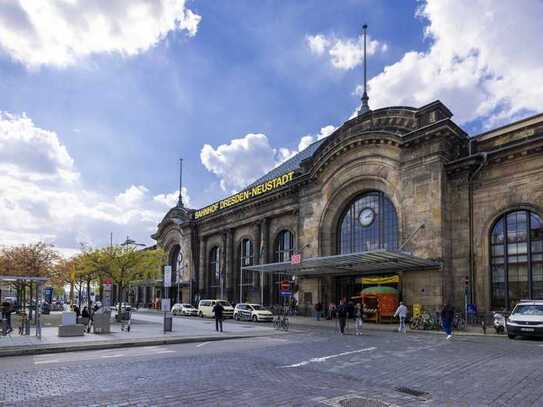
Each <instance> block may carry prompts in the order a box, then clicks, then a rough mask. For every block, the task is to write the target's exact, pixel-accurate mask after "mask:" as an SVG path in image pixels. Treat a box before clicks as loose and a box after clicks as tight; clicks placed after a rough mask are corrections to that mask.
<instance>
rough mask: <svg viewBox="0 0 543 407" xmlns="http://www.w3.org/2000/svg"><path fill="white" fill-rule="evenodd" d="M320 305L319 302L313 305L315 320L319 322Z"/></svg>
mask: <svg viewBox="0 0 543 407" xmlns="http://www.w3.org/2000/svg"><path fill="white" fill-rule="evenodd" d="M321 312H322V305H321V303H320V302H318V303H316V304H315V319H316V320H317V321H320V320H321Z"/></svg>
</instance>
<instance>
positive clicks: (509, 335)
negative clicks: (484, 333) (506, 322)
mask: <svg viewBox="0 0 543 407" xmlns="http://www.w3.org/2000/svg"><path fill="white" fill-rule="evenodd" d="M507 337H508V338H509V339H515V335H513V334H507Z"/></svg>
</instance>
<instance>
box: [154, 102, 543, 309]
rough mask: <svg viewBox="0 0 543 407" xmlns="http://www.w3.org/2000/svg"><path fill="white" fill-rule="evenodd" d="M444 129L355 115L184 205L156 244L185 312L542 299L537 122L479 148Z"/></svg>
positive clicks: (434, 108)
mask: <svg viewBox="0 0 543 407" xmlns="http://www.w3.org/2000/svg"><path fill="white" fill-rule="evenodd" d="M452 116H453V114H452V113H451V111H450V110H449V109H448V108H447V106H445V105H444V104H443V103H441V102H440V101H435V102H432V103H430V104H428V105H426V106H420V107H406V106H398V107H387V108H382V109H376V110H366V111H361V112H360V113H359V114H358V115H357V116H356V117H354V118H352V119H350V120H348V121H346V122H345V123H343V125H342V126H341V127H339V128H337V129H336V130H335V131H334V133H333V134H331V135H330V136H328V137H327V138H325V139H322V140H320V141H317V142H315V143H314V144H312V145H310V146H309V147H308V148H306V149H305V150H304V151H302V152H300V153H298V154H297V155H296V156H294V157H292V158H291V159H289V160H288V161H286V162H284V163H283V164H281V165H279V166H278V167H277V168H275V169H273V170H272V171H270V172H269V173H268V174H266V175H264V176H263V177H261V178H260V179H258V180H256V181H255V182H254V183H253V184H252V185H248V186H247V188H246V189H244V190H243V191H241V192H239V193H237V194H235V195H233V196H230V197H227V198H226V199H223V200H221V201H219V202H214V203H210V204H209V205H208V206H206V207H204V208H201V209H189V208H186V207H185V206H184V205H183V204H182V202H180V203H179V204H178V205H177V206H176V207H174V208H172V209H171V210H170V211H169V212H168V213H167V214H166V215H165V217H164V219H163V220H162V221H161V222H160V224H159V225H158V228H157V231H156V233H155V234H154V235H153V238H154V239H155V240H156V241H157V243H158V244H159V245H160V246H162V247H164V248H165V250H166V251H167V253H168V254H169V265H170V266H171V267H172V280H173V279H174V278H175V276H176V275H179V276H180V280H181V283H180V285H179V286H180V290H181V293H180V296H181V298H182V301H187V302H189V301H192V302H196V301H197V300H198V299H202V298H224V299H228V300H230V301H233V302H240V301H242V302H256V303H261V302H262V303H264V304H265V305H270V304H277V303H280V302H281V301H282V297H281V296H280V294H281V293H280V291H281V289H282V288H281V285H282V284H280V283H281V282H284V281H285V280H288V281H290V282H291V287H290V290H291V291H292V294H293V295H294V296H295V298H297V301H298V303H299V304H300V305H302V304H305V305H307V306H308V307H310V306H313V305H314V304H315V303H317V302H320V303H323V304H328V303H330V302H338V301H339V299H340V298H344V297H347V298H355V297H356V296H357V295H358V294H359V293H360V292H361V291H362V290H363V289H364V288H367V287H368V286H383V287H392V288H394V289H396V290H397V292H398V293H399V297H400V298H401V299H402V300H403V301H404V302H406V303H407V304H409V305H412V304H420V305H422V306H423V307H424V308H426V309H438V308H439V307H441V306H442V305H443V304H444V303H446V302H450V303H452V304H454V305H455V306H456V307H459V308H463V307H464V301H465V294H466V292H467V299H468V302H469V303H471V304H475V305H476V307H477V309H478V310H479V311H480V312H484V311H487V310H490V309H498V308H511V307H512V306H513V305H514V304H515V303H516V302H518V301H519V300H520V299H524V298H543V225H542V216H543V114H540V115H536V116H533V117H529V118H526V119H523V120H520V121H517V122H514V123H511V124H508V125H506V126H503V127H500V128H497V129H495V130H492V131H488V132H485V133H482V134H478V135H468V134H467V133H466V132H465V131H464V130H463V129H462V128H461V127H460V126H458V125H457V124H456V123H455V122H454V121H453V119H452ZM176 290H177V286H176V284H175V283H174V284H173V287H172V288H171V293H170V294H171V297H172V298H176V296H177V292H176Z"/></svg>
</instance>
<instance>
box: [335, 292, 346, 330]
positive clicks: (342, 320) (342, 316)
mask: <svg viewBox="0 0 543 407" xmlns="http://www.w3.org/2000/svg"><path fill="white" fill-rule="evenodd" d="M347 315H348V310H347V304H345V300H341V301H340V302H339V306H338V307H337V317H338V320H339V333H340V335H345V324H346V323H347Z"/></svg>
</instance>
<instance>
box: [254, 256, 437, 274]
mask: <svg viewBox="0 0 543 407" xmlns="http://www.w3.org/2000/svg"><path fill="white" fill-rule="evenodd" d="M440 268H441V263H440V262H437V261H434V260H430V259H424V258H422V257H416V256H413V255H411V254H408V253H405V252H400V251H388V250H372V251H368V252H360V253H349V254H339V255H335V256H323V257H310V258H307V259H302V260H301V261H300V263H299V264H292V263H291V262H282V263H268V264H258V265H254V266H246V267H243V270H246V271H260V272H264V273H285V274H291V275H294V276H308V277H310V276H312V275H314V276H317V275H325V274H326V275H330V274H335V275H349V274H352V275H354V274H386V273H398V272H400V271H410V270H411V271H415V270H439V269H440Z"/></svg>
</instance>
